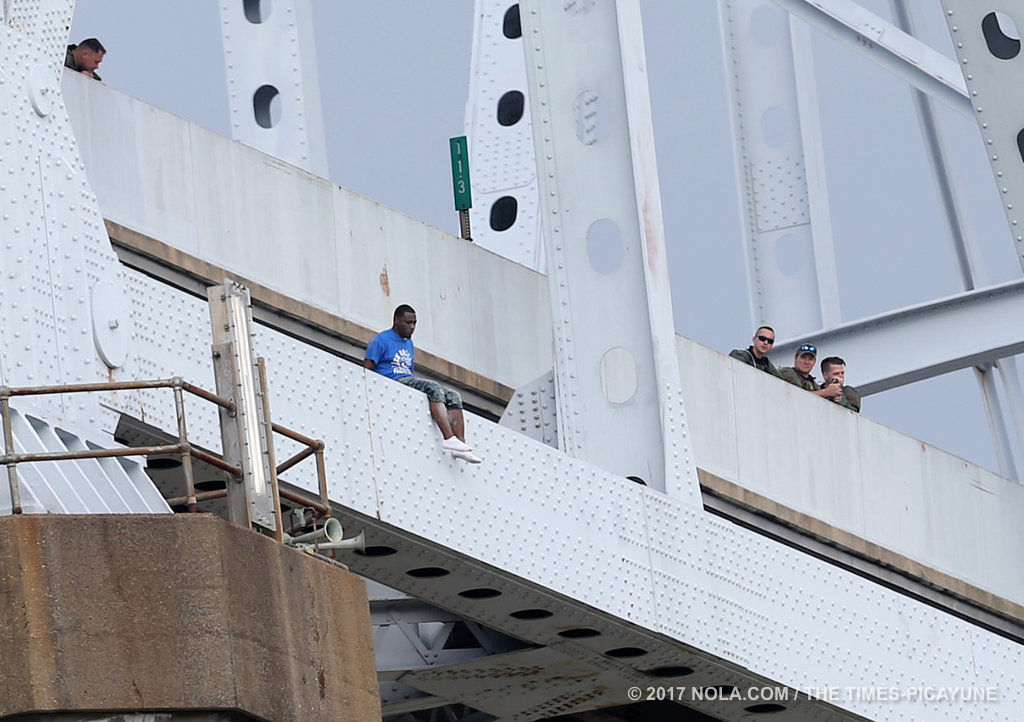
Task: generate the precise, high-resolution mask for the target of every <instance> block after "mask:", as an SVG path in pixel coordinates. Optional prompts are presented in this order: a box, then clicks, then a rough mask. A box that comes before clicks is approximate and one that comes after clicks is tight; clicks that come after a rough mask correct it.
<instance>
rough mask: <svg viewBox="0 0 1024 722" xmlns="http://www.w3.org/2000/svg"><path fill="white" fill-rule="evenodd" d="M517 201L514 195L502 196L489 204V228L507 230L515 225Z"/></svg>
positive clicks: (517, 209)
mask: <svg viewBox="0 0 1024 722" xmlns="http://www.w3.org/2000/svg"><path fill="white" fill-rule="evenodd" d="M518 213H519V202H518V201H517V200H516V199H515V197H514V196H502V197H501V198H499V199H498V200H496V201H494V203H492V204H491V230H494V231H507V230H508V229H509V228H511V227H512V226H514V225H515V223H516V216H517V215H518Z"/></svg>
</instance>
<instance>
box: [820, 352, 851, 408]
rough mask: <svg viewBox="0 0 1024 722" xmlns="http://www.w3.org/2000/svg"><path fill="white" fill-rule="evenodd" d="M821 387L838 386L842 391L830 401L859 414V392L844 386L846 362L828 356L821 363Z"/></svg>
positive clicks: (836, 357)
mask: <svg viewBox="0 0 1024 722" xmlns="http://www.w3.org/2000/svg"><path fill="white" fill-rule="evenodd" d="M821 379H822V381H821V383H822V386H828V385H830V384H831V385H833V386H838V387H839V388H841V389H842V390H843V393H841V394H840V395H839V396H834V397H832V401H834V402H835V403H837V404H839V405H840V406H842V407H843V408H844V409H849V410H850V411H854V412H856V413H858V414H859V413H860V392H859V391H858V390H857V389H855V388H854V387H853V386H847V385H846V362H845V361H843V360H842V359H841V358H839V357H838V356H829V357H828V358H827V359H825V360H824V361H822V362H821Z"/></svg>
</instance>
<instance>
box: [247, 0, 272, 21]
mask: <svg viewBox="0 0 1024 722" xmlns="http://www.w3.org/2000/svg"><path fill="white" fill-rule="evenodd" d="M242 10H243V12H244V13H245V19H246V20H248V21H249V22H250V23H253V24H256V25H259V24H260V23H262V22H264V21H265V20H266V19H267V18H269V17H270V10H271V4H270V0H242Z"/></svg>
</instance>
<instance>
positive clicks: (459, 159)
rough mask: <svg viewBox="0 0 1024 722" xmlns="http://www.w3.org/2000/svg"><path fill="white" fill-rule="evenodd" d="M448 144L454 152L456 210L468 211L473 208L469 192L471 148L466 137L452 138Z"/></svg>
mask: <svg viewBox="0 0 1024 722" xmlns="http://www.w3.org/2000/svg"><path fill="white" fill-rule="evenodd" d="M448 143H449V144H450V145H451V151H452V185H453V186H454V188H455V210H457V211H467V210H469V209H470V208H472V207H473V196H472V194H471V193H470V190H469V147H468V146H467V145H466V136H464V135H460V136H459V137H458V138H451V139H450V140H449V141H448Z"/></svg>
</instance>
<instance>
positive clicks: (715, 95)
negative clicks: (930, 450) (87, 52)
mask: <svg viewBox="0 0 1024 722" xmlns="http://www.w3.org/2000/svg"><path fill="white" fill-rule="evenodd" d="M312 4H313V8H314V21H315V27H316V43H317V56H318V58H319V60H320V69H319V73H320V85H321V94H322V104H323V112H324V126H325V130H326V135H327V147H328V162H329V164H330V169H331V172H330V175H331V180H332V181H334V182H335V183H337V184H338V185H341V186H344V187H346V188H350V189H352V190H354V191H356V192H358V193H360V194H362V195H365V196H368V197H370V198H373V199H375V200H378V201H380V202H382V203H385V204H386V205H389V206H392V207H394V208H397V209H399V210H401V211H403V212H405V213H408V214H409V215H411V216H413V217H416V218H419V219H421V220H424V221H426V222H428V223H430V224H432V225H435V226H437V227H439V228H442V229H444V230H447V231H450V232H452V233H457V232H458V225H457V218H456V215H455V212H454V211H453V210H452V199H451V175H450V173H451V170H450V163H449V157H448V138H449V137H451V136H455V135H462V134H463V119H464V114H465V104H466V97H467V88H468V80H469V62H470V52H471V48H472V34H473V5H474V4H473V1H472V0H430V2H424V1H423V0H312ZM861 4H862V5H863V6H865V7H866V8H867V9H869V10H871V11H872V12H874V13H876V14H878V15H880V16H882V17H883V18H886V19H890V13H889V10H888V3H887V2H886V0H861ZM910 4H911V5H912V6H913V9H914V10H915V11H919V12H920V13H921V14H919V15H918V16H917V17H916V20H917V22H918V26H919V29H920V32H921V35H922V37H923V39H924V40H926V41H927V42H928V43H929V44H931V45H932V46H933V47H935V48H936V49H938V50H940V51H941V52H944V53H946V54H947V55H949V56H950V57H952V49H951V44H950V40H949V36H948V33H947V31H946V27H945V24H944V21H943V18H942V14H941V7H940V5H939V3H938V2H937V0H934V1H933V0H927V1H923V0H920V1H919V0H914V1H913V2H911V3H910ZM641 8H642V12H643V15H644V27H645V35H646V41H647V56H648V67H649V73H650V81H651V97H652V104H653V112H654V124H655V128H654V130H655V138H656V142H657V152H658V165H659V173H660V179H661V190H662V196H663V207H664V213H665V228H666V235H667V237H668V239H669V248H668V254H669V262H670V269H671V275H672V285H673V306H674V313H675V320H676V327H677V330H678V331H679V332H680V333H682V334H684V335H686V336H688V337H690V338H693V339H695V340H697V341H699V342H701V343H703V344H706V345H708V346H710V347H712V348H715V349H718V350H719V351H723V352H728V350H729V349H730V348H734V347H738V346H745V345H746V344H747V343H748V341H749V338H750V328H749V326H750V312H749V305H748V301H747V290H746V289H747V282H746V275H745V270H744V261H743V255H742V240H741V238H742V236H741V219H740V210H739V202H738V195H737V183H736V174H735V170H734V167H733V154H732V145H731V143H732V140H731V130H730V120H729V111H728V105H727V91H726V86H725V71H724V67H723V56H722V49H721V45H720V30H719V24H718V5H717V2H715V1H714V0H688V1H687V2H679V1H678V0H641ZM89 36H96V37H98V38H100V39H101V40H102V41H103V43H104V45H105V46H106V47H107V49H108V51H109V52H108V54H107V56H106V58H105V59H104V61H103V66H102V68H101V73H102V75H103V78H104V81H105V82H106V83H108V84H109V85H111V86H113V87H116V88H119V89H121V90H124V91H125V92H128V93H130V94H132V95H134V96H136V97H138V98H141V99H142V100H145V101H147V102H149V103H152V104H153V105H156V106H158V107H161V108H164V109H167V110H169V111H171V112H173V113H176V114H178V115H180V116H182V117H185V118H188V119H189V120H192V121H194V122H196V123H199V124H200V125H203V126H205V127H207V128H210V129H212V130H214V131H216V132H218V133H221V134H224V135H228V134H229V129H228V106H227V93H226V82H225V79H224V66H223V60H222V53H221V42H220V32H219V14H218V11H217V4H216V3H214V2H210V0H178V2H175V3H155V2H139V0H103V2H99V1H97V0H92V1H90V0H78V7H77V9H76V14H75V20H74V25H73V28H72V41H75V42H77V41H78V40H81V39H82V38H85V37H89ZM814 42H815V46H814V47H815V65H816V70H817V79H818V93H819V99H820V103H821V111H820V112H821V122H822V132H823V136H824V143H825V154H826V159H827V163H828V189H829V199H830V204H831V210H832V220H833V225H834V228H833V234H834V238H835V243H836V254H837V262H838V266H839V276H840V299H841V304H842V312H843V320H844V321H851V320H855V319H857V318H862V317H864V316H868V315H873V314H876V313H880V312H884V311H888V310H890V309H894V308H899V307H902V306H905V305H908V304H912V303H919V302H922V301H927V300H930V299H933V298H938V297H940V296H946V295H950V294H953V293H957V292H959V291H960V290H961V289H960V286H959V285H958V283H959V282H958V278H959V276H958V274H957V271H956V266H955V261H954V256H953V253H952V251H951V241H950V238H949V233H948V232H947V230H946V228H945V225H944V222H943V219H942V213H941V206H940V204H939V199H938V194H937V191H936V189H935V187H934V182H933V181H932V179H931V176H930V175H929V173H928V169H927V165H926V159H925V153H924V147H923V143H922V141H921V139H920V132H919V130H918V125H917V120H916V118H915V116H914V113H913V107H912V104H911V96H910V93H909V90H908V88H907V86H906V84H905V83H903V82H902V81H900V80H898V79H897V78H895V77H893V76H891V75H890V74H888V73H887V72H886V71H884V70H882V69H880V68H878V67H877V66H874V65H872V64H871V63H870V62H869V61H867V60H866V59H864V58H862V57H860V56H859V55H856V54H854V53H853V52H852V51H849V50H847V49H845V48H843V47H841V46H839V45H837V44H836V43H834V42H832V41H831V40H830V39H829V38H827V37H824V36H822V35H819V34H817V33H815V40H814ZM939 114H940V117H941V119H942V122H943V130H944V132H945V133H946V136H947V138H948V140H949V141H950V146H951V147H953V148H954V156H955V157H954V171H955V172H956V174H957V178H958V179H959V180H960V181H961V182H960V188H961V190H962V191H963V197H962V198H961V202H962V203H963V208H962V210H963V211H964V214H965V216H966V219H967V223H968V228H969V230H970V231H971V232H972V234H973V235H974V237H975V239H976V240H977V247H978V249H979V252H980V256H981V258H982V259H983V269H982V270H983V283H986V284H988V283H997V282H1002V281H1007V280H1011V279H1013V278H1017V277H1019V276H1020V264H1019V262H1018V261H1017V259H1016V255H1015V253H1014V251H1013V248H1012V244H1011V241H1010V236H1009V232H1008V230H1007V225H1006V221H1005V217H1004V215H1003V213H1002V210H1001V207H1000V205H999V202H998V198H997V195H996V191H995V184H994V182H993V180H992V177H991V170H990V169H989V166H988V163H987V161H986V160H985V156H984V153H983V152H982V146H981V142H980V140H979V134H978V129H977V126H976V125H975V123H974V122H973V121H972V120H968V119H966V118H963V117H961V116H959V115H957V114H955V113H954V112H952V111H948V110H946V109H945V108H940V109H939ZM775 326H776V329H777V330H778V334H779V337H780V338H786V337H787V336H790V335H792V334H787V332H786V329H785V321H784V319H779V320H777V321H776V322H775ZM936 343H938V344H941V343H942V340H941V339H936ZM823 351H827V349H823ZM847 360H848V361H850V366H849V367H848V369H847V379H848V380H849V381H850V382H851V383H853V384H856V383H857V368H856V364H855V360H853V359H850V358H848V359H847ZM782 361H785V360H782ZM779 365H783V364H781V363H780V364H779ZM864 413H865V415H867V416H870V417H871V418H874V419H876V420H878V421H881V422H882V423H885V424H888V425H890V426H893V427H895V428H897V429H899V430H901V431H904V432H905V433H908V434H911V435H913V436H916V437H918V438H921V439H923V440H925V441H928V442H929V443H932V444H935V445H936V446H939V447H940V448H943V449H946V450H948V451H950V452H952V453H955V454H958V455H960V456H963V457H965V458H967V459H969V460H971V461H973V462H975V463H979V464H981V465H983V466H986V467H988V468H991V469H996V468H997V467H996V461H995V454H994V451H993V447H992V442H991V439H990V436H989V432H988V426H987V420H986V416H985V412H984V407H983V405H982V401H981V398H980V395H979V394H978V391H977V384H976V383H975V380H974V377H973V374H972V373H971V372H970V371H960V372H957V373H954V374H948V375H946V376H943V377H940V378H937V379H932V380H930V381H926V382H921V383H918V384H915V385H913V386H910V387H905V388H902V389H895V390H893V391H888V392H885V393H883V394H878V395H874V396H870V397H868V398H867V399H866V400H865V409H864ZM803 431H804V432H805V433H806V434H807V435H808V436H809V437H810V438H809V440H808V442H807V443H809V444H814V443H827V439H820V440H815V439H814V429H806V430H803Z"/></svg>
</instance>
